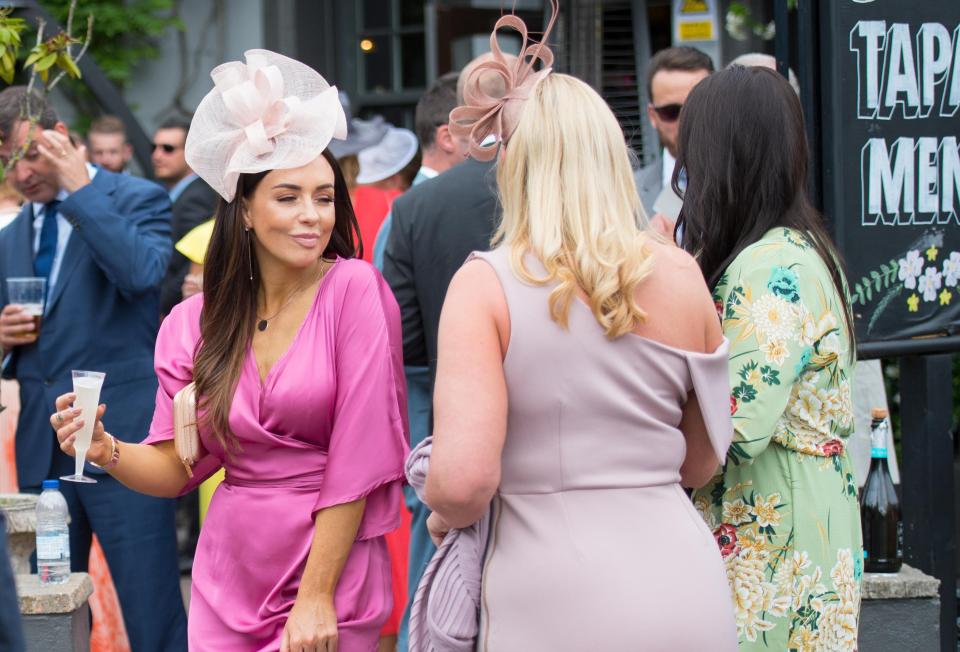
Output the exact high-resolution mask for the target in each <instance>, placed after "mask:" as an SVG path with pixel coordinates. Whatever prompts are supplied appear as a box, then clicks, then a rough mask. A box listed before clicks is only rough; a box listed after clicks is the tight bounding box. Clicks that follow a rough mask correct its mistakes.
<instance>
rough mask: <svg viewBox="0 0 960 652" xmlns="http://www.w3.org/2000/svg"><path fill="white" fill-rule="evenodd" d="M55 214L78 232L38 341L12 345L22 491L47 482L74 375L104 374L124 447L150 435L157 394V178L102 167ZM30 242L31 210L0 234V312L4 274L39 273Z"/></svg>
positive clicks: (160, 205) (160, 221) (167, 245)
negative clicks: (60, 409) (59, 407)
mask: <svg viewBox="0 0 960 652" xmlns="http://www.w3.org/2000/svg"><path fill="white" fill-rule="evenodd" d="M59 211H60V214H61V215H62V216H63V217H64V218H66V219H67V220H68V221H69V222H70V223H71V224H72V225H73V228H74V230H73V233H72V234H71V236H70V240H69V241H68V243H67V246H66V249H65V250H64V253H63V261H62V264H61V267H60V274H59V277H58V279H57V285H56V286H55V287H54V288H53V290H52V292H51V293H50V296H49V297H48V298H47V308H46V311H45V314H44V318H43V324H42V325H41V328H40V337H39V338H38V340H37V342H36V343H35V344H31V345H28V346H19V347H15V348H14V350H13V355H12V358H11V361H10V364H9V365H8V367H7V369H6V370H5V375H7V376H11V377H15V378H16V379H17V380H18V381H19V383H20V420H19V422H18V423H17V438H16V454H17V476H18V479H19V484H20V486H21V487H25V488H26V487H39V486H40V484H41V482H42V481H43V480H44V479H46V478H47V477H48V474H49V471H50V465H51V460H52V455H53V452H54V446H55V445H56V436H55V434H54V432H53V429H52V428H51V427H50V422H49V418H50V415H51V414H52V413H53V411H54V402H55V399H56V397H57V396H59V395H60V394H63V393H65V392H68V391H72V388H73V381H72V378H71V373H70V371H71V370H72V369H85V370H89V371H103V372H105V373H106V379H105V381H104V386H103V391H102V394H101V398H100V401H101V402H102V403H106V404H107V414H106V416H105V417H104V422H105V424H107V429H108V430H109V431H110V432H111V434H113V435H115V436H116V437H117V438H119V439H122V440H125V441H139V440H140V439H142V438H143V437H144V436H145V435H146V434H147V430H148V428H149V426H150V420H151V417H152V414H153V406H154V401H155V398H156V391H157V380H156V376H155V375H154V371H153V349H154V344H155V339H156V334H157V329H158V326H159V323H158V322H159V314H160V309H159V297H160V290H159V285H160V281H161V280H162V279H163V276H164V273H165V272H166V269H167V263H168V262H169V260H170V252H171V250H172V244H171V242H170V197H169V196H168V195H167V192H166V191H165V190H164V189H163V188H161V187H160V186H158V185H157V184H155V183H153V182H151V181H146V180H144V179H140V178H137V177H133V176H128V175H119V174H113V173H111V172H108V171H106V170H103V169H101V170H99V171H98V172H97V174H96V176H95V177H94V178H93V181H92V183H90V184H88V185H87V186H85V187H83V188H81V189H80V190H78V191H77V192H75V193H73V194H72V195H70V196H69V197H68V198H67V199H66V200H64V202H63V203H62V204H61V205H60V208H59ZM33 241H34V229H33V210H32V206H31V205H30V204H27V205H26V206H24V209H23V210H22V211H21V212H20V215H18V216H17V218H16V219H15V220H14V221H13V222H11V223H10V225H8V226H7V227H6V228H5V229H3V230H2V231H0V306H4V305H6V304H7V303H8V302H9V301H8V297H7V284H6V279H7V278H8V277H11V276H33V275H34V272H33ZM88 470H90V469H88Z"/></svg>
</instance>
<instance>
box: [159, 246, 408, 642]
mask: <svg viewBox="0 0 960 652" xmlns="http://www.w3.org/2000/svg"><path fill="white" fill-rule="evenodd" d="M202 307H203V297H202V295H198V296H195V297H192V298H190V299H188V300H186V301H184V302H183V303H181V304H180V305H179V306H177V307H176V308H174V309H173V311H172V312H171V313H170V315H169V316H168V317H167V318H166V320H165V321H164V322H163V325H162V327H161V329H160V333H159V336H158V338H157V347H156V371H157V376H158V378H159V381H160V387H159V390H158V392H157V403H156V411H155V413H154V417H153V423H152V426H151V428H150V434H149V436H148V437H147V439H146V440H145V442H146V443H157V442H161V441H166V440H170V439H172V437H173V417H172V405H173V396H174V395H175V394H176V392H177V391H178V390H180V388H182V387H183V386H184V385H186V384H187V383H189V382H190V381H191V380H192V376H193V357H194V352H195V350H196V348H197V343H198V340H199V337H200V312H201V309H202ZM406 404H407V403H406V385H405V381H404V377H403V350H402V340H401V331H400V315H399V310H398V308H397V304H396V301H395V300H394V298H393V295H392V293H391V292H390V289H389V287H388V286H387V284H386V283H385V282H384V280H383V278H382V277H381V276H380V274H379V272H377V271H376V270H375V269H374V268H373V267H372V266H371V265H370V264H368V263H365V262H363V261H360V260H351V259H338V261H337V262H336V263H335V264H334V265H333V267H332V268H331V269H330V271H329V272H328V273H327V275H326V277H325V278H324V280H323V281H322V283H321V285H320V288H319V289H318V291H317V295H316V298H315V299H314V303H313V306H312V308H311V309H310V312H309V313H308V314H307V317H306V319H305V320H304V322H303V324H302V325H301V327H300V330H299V332H298V333H297V335H296V337H295V339H294V340H293V343H292V344H291V346H290V348H289V350H288V351H287V352H286V353H285V354H284V355H283V356H282V357H281V358H280V359H279V360H278V361H277V362H276V364H275V365H274V366H273V368H272V369H271V370H270V372H269V374H268V375H267V377H266V379H264V381H263V382H262V383H261V381H260V376H259V372H258V370H257V364H256V360H255V359H254V354H253V351H252V349H251V350H250V352H249V353H248V355H247V358H246V360H245V362H244V365H243V369H242V372H241V375H240V380H239V383H238V385H237V391H236V395H235V397H234V401H233V408H232V410H231V413H230V426H231V429H232V430H233V433H234V434H235V435H236V437H237V439H238V440H239V442H240V445H241V446H242V451H241V452H240V453H237V454H235V455H234V456H233V457H229V456H227V455H226V454H225V452H224V449H223V448H222V447H221V446H220V444H218V443H217V441H216V440H215V439H214V438H213V437H212V436H211V434H210V433H209V432H201V437H200V440H201V447H202V451H201V453H202V457H201V458H200V460H199V461H198V462H197V464H196V465H195V467H194V477H193V478H192V479H191V480H190V482H189V483H188V485H187V487H186V488H185V489H184V491H185V492H186V491H191V490H192V489H194V488H195V487H196V486H197V485H199V484H200V482H202V481H203V480H204V479H205V478H207V477H209V476H210V475H211V474H212V473H213V472H214V471H216V470H217V469H218V468H220V467H221V466H223V467H224V468H225V469H226V479H225V481H224V482H223V484H221V485H220V486H219V487H218V488H217V491H216V493H215V494H214V496H213V500H212V501H211V503H210V509H209V512H208V515H207V519H206V521H205V523H204V525H203V530H202V532H201V534H200V541H199V544H198V546H197V553H196V557H195V559H194V564H193V588H192V591H191V598H190V614H189V641H190V650H191V651H192V652H203V651H210V652H214V651H216V652H222V651H223V650H231V651H234V652H247V651H249V652H253V651H257V652H261V651H262V652H267V651H274V650H279V648H280V640H281V635H282V633H283V628H284V625H285V624H286V621H287V617H288V615H289V614H290V610H291V608H292V607H293V603H294V600H295V599H296V597H297V589H298V587H299V585H300V578H301V576H302V574H303V569H304V566H305V563H306V559H307V555H308V553H309V551H310V545H311V542H312V540H313V536H314V517H315V515H316V514H317V512H318V511H319V510H322V509H324V508H327V507H330V506H333V505H338V504H343V503H348V502H352V501H355V500H357V499H360V498H364V497H365V498H366V500H367V502H366V510H365V512H364V515H363V520H362V521H361V524H360V529H359V532H358V534H357V537H356V541H355V542H354V544H353V547H352V549H351V550H350V554H349V558H348V559H347V562H346V565H345V566H344V569H343V573H342V575H341V577H340V581H339V583H338V585H337V590H336V594H335V607H336V612H337V624H338V630H339V649H340V650H341V652H359V651H363V652H367V651H369V650H375V649H376V646H377V639H378V633H379V631H380V628H381V626H382V625H383V623H384V622H385V620H386V618H387V616H388V615H389V613H390V610H391V608H392V603H393V598H392V595H391V584H390V583H391V577H390V559H389V556H388V554H387V547H386V544H385V543H384V535H385V534H386V533H388V532H390V531H392V530H394V529H395V528H396V527H397V525H398V522H399V518H398V514H399V509H400V500H401V482H402V478H403V462H404V459H405V457H406V455H407V453H408V445H407V442H408V435H407V425H406V424H407V418H406Z"/></svg>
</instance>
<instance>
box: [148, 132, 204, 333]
mask: <svg viewBox="0 0 960 652" xmlns="http://www.w3.org/2000/svg"><path fill="white" fill-rule="evenodd" d="M189 130H190V121H189V120H187V119H186V118H169V119H167V120H166V121H164V122H163V124H161V125H160V128H159V129H157V133H156V134H154V136H153V155H152V156H151V158H150V160H151V161H152V162H153V173H154V176H156V178H157V181H159V182H160V183H162V184H163V185H164V186H165V187H166V189H167V191H168V192H169V193H170V201H171V202H173V219H172V221H171V223H170V229H171V239H172V240H173V243H174V244H176V243H177V242H179V241H180V239H181V238H183V236H185V235H187V233H189V232H190V230H191V229H193V228H194V227H195V226H198V225H200V224H202V223H203V222H206V221H207V220H209V219H210V218H211V217H213V211H214V210H215V209H216V207H217V195H216V193H214V192H213V189H212V188H211V187H210V186H208V185H207V184H206V182H205V181H204V180H203V179H201V178H200V177H198V176H197V175H196V174H194V172H193V170H191V169H190V166H189V165H187V159H186V158H185V156H184V151H183V146H184V144H185V143H186V142H187V132H188V131H189ZM189 271H190V261H189V260H187V258H186V257H185V256H184V255H183V254H181V253H180V252H179V251H177V250H176V249H174V250H173V253H172V254H171V256H170V265H169V266H168V267H167V273H166V275H165V276H164V277H163V284H162V285H161V287H160V312H161V314H164V315H166V314H169V313H170V311H171V310H172V309H173V307H174V306H175V305H177V304H178V303H180V300H181V299H183V292H182V291H181V287H182V286H183V279H184V278H185V277H186V276H187V272H189Z"/></svg>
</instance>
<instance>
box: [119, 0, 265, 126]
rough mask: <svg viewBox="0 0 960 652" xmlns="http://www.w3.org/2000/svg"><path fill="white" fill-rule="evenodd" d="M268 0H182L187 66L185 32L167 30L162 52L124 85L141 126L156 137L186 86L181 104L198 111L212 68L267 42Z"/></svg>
mask: <svg viewBox="0 0 960 652" xmlns="http://www.w3.org/2000/svg"><path fill="white" fill-rule="evenodd" d="M264 2H268V3H269V2H270V0H183V1H182V2H181V3H180V12H181V19H182V20H183V22H184V24H185V25H186V32H185V35H186V52H187V65H186V66H185V67H184V66H182V65H181V64H182V60H183V57H182V56H181V45H180V37H181V35H180V34H179V33H178V32H176V31H175V30H169V32H168V33H167V35H166V37H165V38H164V39H163V40H162V42H161V43H160V47H161V55H160V57H158V58H157V59H151V60H149V61H144V62H143V63H141V64H140V66H138V68H137V69H136V71H135V72H134V75H133V78H132V79H131V81H130V83H129V84H128V85H127V87H126V88H125V89H124V97H125V98H126V100H127V103H128V104H130V106H131V108H132V109H133V111H134V113H135V114H136V116H137V118H138V119H139V120H140V123H141V124H142V125H143V128H144V129H145V130H146V131H147V134H148V135H152V133H153V131H154V130H155V129H156V127H157V125H158V124H159V123H160V122H162V121H163V119H164V118H166V117H168V116H169V115H171V114H173V113H175V112H176V110H175V108H174V98H175V97H176V95H177V91H178V89H179V88H181V85H182V87H183V89H184V92H183V93H182V104H183V105H184V108H186V109H187V110H189V111H193V110H194V109H196V107H197V104H199V103H200V100H201V99H203V96H204V95H206V93H207V92H208V91H209V90H210V89H211V88H212V87H213V82H212V81H211V80H210V71H211V70H212V69H213V68H214V67H215V66H217V65H219V64H221V63H223V62H224V61H238V60H239V61H242V60H243V53H244V51H245V50H249V49H250V48H261V47H263V45H264V34H263V3H264Z"/></svg>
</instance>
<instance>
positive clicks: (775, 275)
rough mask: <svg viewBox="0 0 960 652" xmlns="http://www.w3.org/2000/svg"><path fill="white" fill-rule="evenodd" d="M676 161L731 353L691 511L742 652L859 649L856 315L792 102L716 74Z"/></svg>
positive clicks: (689, 236)
mask: <svg viewBox="0 0 960 652" xmlns="http://www.w3.org/2000/svg"><path fill="white" fill-rule="evenodd" d="M679 148H680V157H679V159H678V164H677V170H678V171H679V170H680V169H681V168H683V169H686V171H687V179H688V182H687V184H688V185H687V188H686V194H685V197H684V206H683V214H682V216H681V219H680V226H679V227H678V229H679V230H680V232H681V233H682V234H683V245H684V247H685V248H686V249H687V250H688V251H691V252H693V253H695V254H697V256H698V261H699V263H700V266H701V269H702V270H703V272H704V275H705V276H706V278H707V281H708V284H709V285H710V287H712V288H713V295H714V301H715V303H716V306H717V311H718V312H719V314H720V317H721V320H722V324H723V331H724V334H725V335H726V337H727V338H728V339H729V340H730V386H731V387H732V388H733V393H732V396H731V397H730V413H731V415H732V418H733V423H734V429H735V432H734V440H733V444H732V445H731V447H730V450H729V452H728V454H727V459H726V463H725V465H724V466H723V468H722V469H721V472H720V473H719V474H718V475H717V476H716V477H715V478H714V480H713V481H712V482H711V483H710V484H708V485H707V486H706V487H704V488H703V489H701V490H698V491H697V492H696V493H695V494H694V496H693V500H694V504H695V506H696V507H697V509H698V511H699V512H700V513H701V514H702V515H703V518H704V519H705V520H706V521H707V524H708V526H709V527H710V528H712V529H713V532H714V536H715V538H716V540H717V544H718V546H719V547H720V552H721V555H722V556H723V558H724V561H725V563H726V567H727V577H728V580H729V582H730V586H731V591H732V595H733V601H734V606H735V609H736V618H737V630H738V632H737V633H738V636H739V641H740V649H741V650H750V651H754V650H777V651H778V652H782V651H786V650H811V651H812V650H825V651H826V650H837V651H853V650H856V647H857V623H858V617H859V611H860V580H861V575H862V569H863V551H862V544H861V533H860V516H859V509H858V505H857V488H856V487H857V484H856V481H855V480H854V477H853V471H852V466H851V463H850V459H849V457H848V455H847V451H846V441H847V437H848V435H849V434H850V431H851V430H852V404H851V398H850V395H851V393H850V382H851V378H852V369H853V366H852V365H853V363H854V356H853V354H852V337H851V334H850V329H849V326H850V316H849V314H850V313H849V310H848V305H847V302H846V301H845V296H846V292H845V289H844V288H845V286H844V281H843V275H842V272H841V270H840V267H839V263H838V262H837V261H838V256H837V253H836V250H835V248H834V246H833V244H832V243H831V241H830V238H829V236H828V235H827V233H826V231H825V230H824V228H823V226H822V223H821V218H820V216H819V215H818V214H817V213H816V211H815V210H814V209H813V207H812V206H811V204H810V203H809V201H808V199H807V197H806V180H807V179H806V161H807V147H806V142H805V136H804V127H803V118H802V113H801V109H800V104H799V101H798V99H797V97H796V94H795V93H794V92H793V91H792V90H791V88H790V86H789V85H788V84H787V82H786V81H785V80H783V79H782V78H781V77H780V76H779V75H777V74H776V73H774V72H773V71H769V70H766V69H760V68H742V67H739V66H735V67H734V68H731V69H728V70H724V71H722V72H719V73H717V74H715V75H713V76H711V77H710V78H708V79H707V80H705V81H703V82H701V83H700V84H699V85H698V86H697V87H696V88H695V89H694V91H693V92H692V93H691V94H690V96H689V98H688V99H687V102H686V105H685V108H684V111H683V114H682V115H681V118H680V140H679Z"/></svg>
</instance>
